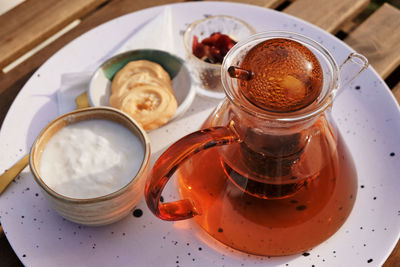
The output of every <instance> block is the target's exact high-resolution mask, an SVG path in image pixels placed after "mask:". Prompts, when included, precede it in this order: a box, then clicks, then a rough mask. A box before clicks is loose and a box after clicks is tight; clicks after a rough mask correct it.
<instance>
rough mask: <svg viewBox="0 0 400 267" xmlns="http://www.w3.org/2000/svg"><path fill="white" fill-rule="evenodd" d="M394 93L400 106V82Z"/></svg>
mask: <svg viewBox="0 0 400 267" xmlns="http://www.w3.org/2000/svg"><path fill="white" fill-rule="evenodd" d="M392 93H393V95H394V97H395V98H396V100H397V103H399V105H400V82H399V83H398V84H397V85H396V86H395V87H394V88H393V89H392ZM398 247H399V248H398V250H399V251H400V246H398ZM398 260H399V263H400V252H399V255H398Z"/></svg>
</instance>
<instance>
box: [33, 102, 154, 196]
mask: <svg viewBox="0 0 400 267" xmlns="http://www.w3.org/2000/svg"><path fill="white" fill-rule="evenodd" d="M100 111H103V112H111V113H114V114H115V115H117V116H121V117H122V118H124V119H126V120H128V121H129V122H130V123H132V125H133V126H134V127H135V128H136V129H137V130H138V131H137V132H138V133H139V134H140V135H141V138H143V142H142V144H143V146H144V155H143V161H142V163H141V165H140V168H139V170H138V172H137V173H136V175H135V176H134V177H132V179H131V180H130V181H129V182H128V183H127V184H126V185H124V186H123V187H121V188H120V189H118V190H117V191H114V192H112V193H109V194H107V195H102V196H98V197H92V198H73V197H68V196H65V195H62V194H60V193H58V192H56V191H55V190H54V189H52V188H51V187H50V186H48V185H47V184H46V182H45V181H44V180H43V179H42V178H41V176H40V172H39V170H37V168H36V165H37V164H38V162H37V163H35V161H36V160H37V159H36V153H37V150H38V149H39V141H40V140H41V138H42V137H43V136H45V135H46V134H48V133H49V130H50V129H52V127H54V126H55V124H57V123H59V122H60V121H65V122H66V126H67V125H70V124H73V123H74V122H75V121H74V120H71V119H69V118H71V117H73V116H75V115H76V114H88V113H94V114H96V113H97V112H100ZM95 119H101V118H95ZM86 120H90V118H85V119H83V120H82V121H86ZM106 120H107V119H106ZM110 121H113V120H110ZM113 122H115V123H118V124H120V123H119V122H116V121H113ZM120 125H122V126H123V127H126V126H125V125H123V124H120ZM50 138H51V137H50ZM139 139H140V138H139ZM150 155H151V148H150V138H149V137H148V135H147V133H146V131H145V130H144V129H143V128H142V127H141V126H140V125H139V123H137V122H136V121H135V120H134V119H132V118H131V117H130V116H129V115H127V114H125V113H124V112H122V111H120V110H118V109H116V108H112V107H103V106H102V107H88V108H82V109H78V110H74V111H71V112H68V113H66V114H63V115H61V116H59V117H57V118H55V119H54V120H53V121H51V122H50V123H49V124H47V126H46V127H45V128H43V130H42V131H41V132H40V133H39V135H38V136H37V137H36V139H35V141H34V143H33V145H32V147H31V150H30V153H29V167H30V169H31V172H32V174H33V178H34V180H35V181H36V183H37V184H38V185H39V186H40V187H41V188H42V189H43V190H44V191H45V192H46V193H47V194H48V195H50V196H51V197H52V198H54V199H56V200H58V201H61V202H66V203H80V204H90V203H99V202H104V201H108V200H110V199H114V198H116V197H118V196H120V195H122V194H124V192H125V191H126V189H127V188H129V187H131V186H134V184H135V183H136V182H137V181H138V179H139V178H141V177H142V176H146V172H147V169H148V167H149V164H150ZM146 178H147V177H143V179H146Z"/></svg>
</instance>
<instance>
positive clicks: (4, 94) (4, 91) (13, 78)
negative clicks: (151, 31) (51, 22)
mask: <svg viewBox="0 0 400 267" xmlns="http://www.w3.org/2000/svg"><path fill="white" fill-rule="evenodd" d="M182 1H183V0H180V1H179V0H178V1H177V0H140V1H139V0H137V1H135V2H134V3H133V2H132V0H112V1H110V2H109V3H107V5H105V6H103V7H101V8H99V9H98V10H97V11H96V12H95V13H93V14H90V15H88V16H87V17H86V18H85V19H83V20H82V22H81V23H80V24H79V25H78V26H77V27H75V28H73V29H72V30H70V31H69V32H67V33H66V34H64V35H63V36H61V37H60V38H58V39H57V40H55V41H54V42H52V43H51V44H49V45H48V46H46V47H45V48H43V49H42V50H40V51H38V52H37V53H36V54H34V55H33V56H31V57H30V58H29V59H28V60H26V61H25V62H24V63H23V64H20V65H18V66H17V67H15V68H14V69H12V70H10V71H9V72H7V73H6V74H4V73H0V85H1V86H0V125H1V123H2V122H3V120H4V116H5V111H7V110H8V108H9V107H10V105H11V103H12V101H13V100H14V98H15V96H16V95H17V94H18V92H19V90H20V89H21V88H22V86H23V85H24V84H25V82H26V81H27V80H28V79H29V77H30V76H31V74H32V73H33V72H34V71H35V70H36V69H37V68H38V67H39V66H40V65H42V64H43V63H44V62H45V61H46V60H47V59H48V58H50V57H51V56H52V55H53V54H54V53H55V52H57V51H58V50H59V49H61V48H62V47H63V46H64V45H66V44H67V43H69V42H70V41H72V40H73V39H75V38H76V37H78V36H80V35H82V34H83V33H85V32H87V31H88V30H90V29H92V28H94V27H95V26H98V25H100V24H102V23H104V22H106V21H108V20H111V19H113V18H116V17H118V16H122V15H124V14H127V13H130V12H133V11H137V10H140V9H144V8H147V7H152V6H157V5H162V4H169V3H173V2H182Z"/></svg>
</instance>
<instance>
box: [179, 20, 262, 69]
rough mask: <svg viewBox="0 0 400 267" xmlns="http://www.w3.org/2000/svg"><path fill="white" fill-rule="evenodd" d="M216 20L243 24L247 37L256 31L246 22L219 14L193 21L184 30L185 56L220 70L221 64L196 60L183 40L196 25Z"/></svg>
mask: <svg viewBox="0 0 400 267" xmlns="http://www.w3.org/2000/svg"><path fill="white" fill-rule="evenodd" d="M216 18H228V19H231V20H236V21H238V22H239V23H241V24H243V25H244V26H245V27H246V28H247V29H249V30H250V32H251V33H250V35H249V36H251V35H253V34H256V33H257V31H256V29H255V28H254V27H253V26H251V25H250V24H249V23H248V22H246V21H244V20H242V19H240V18H238V17H234V16H230V15H222V14H220V15H212V16H208V17H205V18H202V19H198V20H196V21H194V22H192V23H191V24H190V25H189V26H188V27H187V28H186V29H185V31H184V32H183V38H182V39H183V47H184V48H185V51H186V54H187V55H188V56H189V57H190V58H193V59H194V60H195V61H196V62H199V63H200V62H201V64H204V65H205V66H208V67H209V68H218V69H219V68H221V66H222V63H209V62H206V61H203V60H201V59H200V58H198V57H196V56H195V55H193V52H192V49H191V48H190V47H188V45H187V44H186V42H185V40H186V36H187V35H188V34H189V33H190V32H191V31H192V30H193V28H194V27H195V26H197V25H199V24H200V23H203V22H205V21H208V20H211V19H216Z"/></svg>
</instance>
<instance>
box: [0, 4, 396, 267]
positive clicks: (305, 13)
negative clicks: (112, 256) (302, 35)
mask: <svg viewBox="0 0 400 267" xmlns="http://www.w3.org/2000/svg"><path fill="white" fill-rule="evenodd" d="M231 1H233V2H241V3H247V4H253V5H257V6H261V7H265V8H273V9H276V10H279V11H281V12H285V13H288V14H291V15H294V16H296V17H299V18H301V19H303V20H306V21H309V22H311V23H313V24H315V25H317V26H319V27H321V28H322V29H324V30H326V31H328V32H331V33H332V34H335V35H336V36H337V37H338V38H340V39H342V40H343V41H344V42H346V43H347V44H348V45H350V46H351V47H353V48H354V49H355V50H356V51H357V52H359V53H361V54H363V55H365V56H366V57H367V58H368V60H369V61H370V63H371V65H372V66H373V67H374V68H375V70H376V71H377V72H378V73H379V75H381V77H382V78H383V79H384V80H385V82H386V83H387V85H388V86H389V87H390V88H391V89H392V92H393V94H394V96H395V97H396V99H397V101H398V102H399V103H400V70H399V65H400V53H399V51H400V30H399V29H400V10H399V9H398V8H397V7H394V6H392V5H390V4H387V3H385V4H383V5H382V6H380V7H379V8H378V9H377V10H375V11H368V10H369V9H367V7H368V6H369V4H370V3H369V0H319V1H317V0H295V1H294V0H293V1H284V0H231ZM174 2H183V1H177V0H136V1H131V0H26V1H25V2H23V3H22V4H20V5H18V6H17V7H15V8H14V9H12V10H10V11H8V12H7V13H5V14H3V15H1V16H0V25H1V27H0V51H1V53H0V68H1V69H2V71H1V72H0V125H1V124H2V122H3V120H4V118H5V116H6V114H7V111H8V109H9V107H10V105H11V103H12V102H13V100H14V98H15V97H16V96H17V94H18V92H19V90H20V89H21V88H22V87H23V85H24V84H25V82H26V81H27V80H28V79H29V77H30V76H31V75H32V74H33V73H34V72H35V70H36V69H37V68H38V67H39V66H41V65H42V64H43V63H44V62H45V61H46V60H47V59H48V58H49V57H51V56H52V55H53V54H54V53H55V52H57V51H58V50H59V49H60V48H62V47H63V46H64V45H65V44H67V43H68V42H70V41H71V40H73V39H75V38H76V37H78V36H80V35H81V34H83V33H85V32H87V31H88V30H90V29H92V28H94V27H96V26H98V25H99V24H101V23H103V22H106V21H108V20H111V19H113V18H115V17H118V16H121V15H124V14H127V13H130V12H133V11H137V10H140V9H144V8H147V7H151V6H157V5H162V4H168V3H174ZM370 13H372V14H370ZM65 27H67V30H64V31H63V32H62V33H61V34H58V35H59V37H58V38H57V39H55V40H54V41H52V42H50V43H48V42H47V43H48V44H46V40H47V39H48V38H49V37H50V36H53V35H54V34H57V33H59V31H60V30H62V29H64V28H65ZM43 42H45V44H44V45H43ZM40 44H42V46H43V48H40V49H39V48H36V50H38V51H37V52H36V53H34V54H33V55H32V56H30V57H28V58H26V59H25V60H24V61H22V63H19V64H16V63H13V62H15V61H16V60H17V59H18V58H20V56H22V55H24V54H25V53H27V52H28V51H30V50H31V49H33V48H35V47H37V46H38V45H40ZM17 62H18V61H17ZM10 64H11V65H10ZM0 235H1V238H0V259H1V260H0V265H2V266H3V265H4V266H21V265H22V264H21V262H20V261H19V259H18V258H17V256H16V255H15V253H14V252H13V250H12V248H11V247H10V245H9V244H8V242H7V239H6V237H5V235H4V234H3V233H2V231H1V226H0ZM384 266H385V267H389V266H400V242H399V243H398V244H397V246H396V248H395V249H394V250H393V252H392V254H391V256H390V257H389V258H388V259H387V261H386V263H385V265H384Z"/></svg>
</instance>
